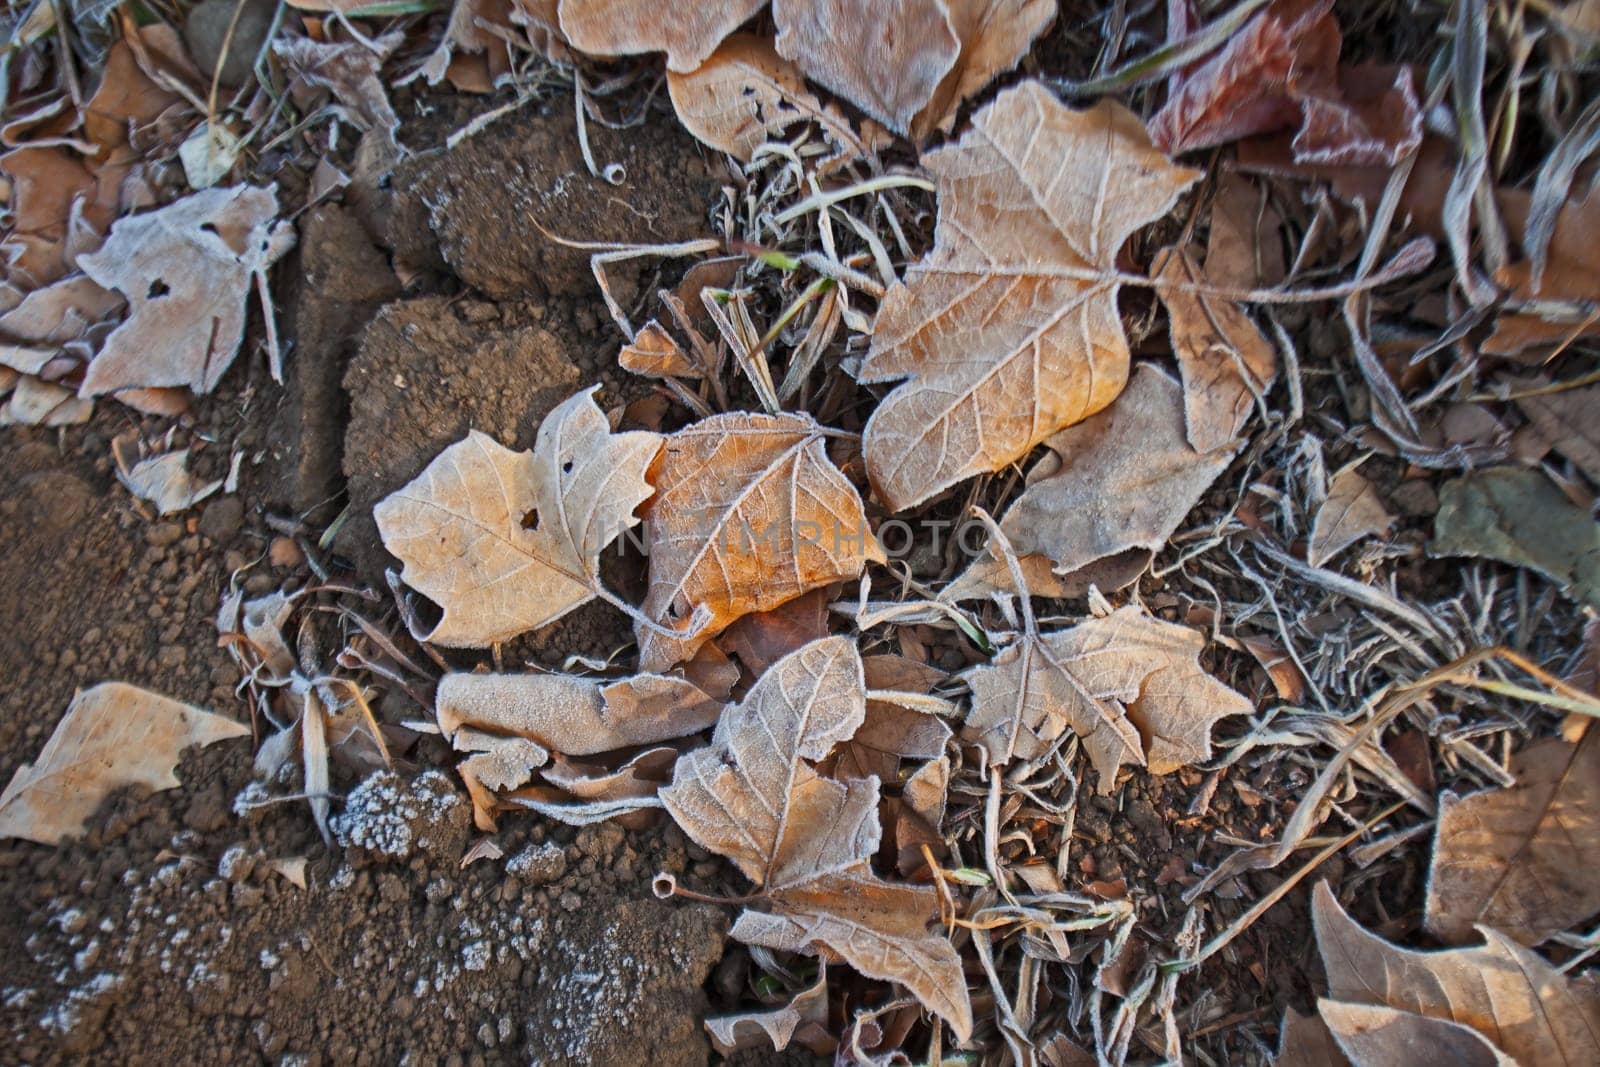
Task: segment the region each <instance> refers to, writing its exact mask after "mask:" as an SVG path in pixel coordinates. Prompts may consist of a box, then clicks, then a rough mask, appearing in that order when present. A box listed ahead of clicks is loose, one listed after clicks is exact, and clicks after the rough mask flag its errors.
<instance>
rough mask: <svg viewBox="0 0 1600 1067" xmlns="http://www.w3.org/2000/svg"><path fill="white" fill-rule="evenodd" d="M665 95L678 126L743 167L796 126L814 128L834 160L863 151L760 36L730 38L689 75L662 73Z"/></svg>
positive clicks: (835, 113) (832, 110)
mask: <svg viewBox="0 0 1600 1067" xmlns="http://www.w3.org/2000/svg"><path fill="white" fill-rule="evenodd" d="M667 90H668V92H669V93H670V94H671V96H672V106H673V109H674V110H676V111H677V113H678V121H679V122H682V123H683V125H684V127H685V128H686V129H688V131H689V132H690V133H692V134H694V135H695V136H696V137H698V138H699V139H700V140H701V141H702V142H704V143H705V144H708V145H710V146H711V147H712V148H716V149H720V150H721V151H723V152H726V153H728V154H729V155H730V156H733V157H734V158H736V159H740V160H744V161H747V162H748V161H749V159H750V157H751V156H752V155H753V154H754V153H755V150H756V149H758V148H760V147H761V146H762V145H764V144H766V143H767V142H768V141H773V140H777V139H778V138H779V137H781V136H782V135H783V134H784V132H785V131H787V130H788V129H789V128H790V127H792V126H794V125H795V124H797V123H802V122H814V123H816V124H817V127H818V128H819V129H820V130H821V131H822V134H823V136H825V137H826V138H827V139H828V140H829V141H831V142H832V143H833V144H834V145H835V146H836V147H837V150H838V152H839V154H840V155H843V156H860V155H865V154H866V151H867V149H866V147H865V145H863V144H862V142H861V139H860V138H859V137H857V136H856V133H855V131H854V130H853V129H851V128H850V122H849V120H848V119H846V118H845V117H844V115H842V114H840V112H839V109H838V108H836V107H833V106H831V105H824V104H823V103H822V102H821V101H819V100H818V99H817V98H816V95H815V94H814V93H812V92H811V91H810V90H809V89H807V88H806V85H805V79H803V78H802V77H801V76H800V71H799V70H798V69H796V68H795V66H794V64H792V63H790V62H789V61H788V60H786V59H784V58H783V57H782V56H780V55H778V53H777V52H776V51H774V50H773V47H772V42H771V41H769V40H767V39H766V38H764V37H757V36H755V35H753V34H747V33H738V34H734V35H733V36H732V37H729V38H728V39H727V40H726V41H724V42H723V43H722V47H720V48H718V49H717V50H716V52H714V53H712V55H711V56H710V57H709V58H707V59H706V61H705V62H704V63H702V64H700V66H698V67H696V68H695V69H694V70H692V71H690V72H688V73H683V74H680V73H678V72H676V71H668V72H667Z"/></svg>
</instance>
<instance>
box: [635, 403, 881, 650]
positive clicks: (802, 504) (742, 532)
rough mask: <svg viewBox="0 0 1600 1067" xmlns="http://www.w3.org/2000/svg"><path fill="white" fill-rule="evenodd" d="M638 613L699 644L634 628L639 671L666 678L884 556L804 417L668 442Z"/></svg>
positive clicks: (681, 434) (757, 419)
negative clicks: (692, 628) (757, 621)
mask: <svg viewBox="0 0 1600 1067" xmlns="http://www.w3.org/2000/svg"><path fill="white" fill-rule="evenodd" d="M650 481H651V483H652V484H654V485H655V487H656V496H655V498H654V499H653V500H651V501H650V504H649V507H648V509H647V512H646V516H645V518H646V523H647V529H648V532H649V543H650V588H649V592H648V593H647V594H646V595H645V600H644V614H645V615H646V616H647V617H648V618H651V619H654V620H656V621H657V622H660V623H663V624H666V625H668V626H674V627H678V628H679V629H680V630H683V629H684V628H685V626H686V624H688V623H691V622H692V621H693V620H694V618H695V616H696V615H697V614H701V613H702V612H706V613H709V617H710V622H709V624H708V625H706V626H704V627H703V628H702V629H701V630H700V631H699V632H698V633H686V635H685V636H683V637H667V636H664V635H662V634H660V633H658V632H657V631H655V630H652V629H650V628H648V627H647V626H645V625H643V624H642V623H640V622H638V621H637V620H636V621H635V624H634V634H635V636H636V637H637V638H638V641H639V665H640V668H641V669H643V670H647V671H651V670H664V669H666V668H668V667H670V666H672V665H673V664H675V663H678V662H680V661H682V660H684V659H687V658H689V657H690V656H692V655H693V654H694V653H695V651H696V650H697V649H698V648H699V647H700V646H701V645H702V644H704V643H705V642H706V641H708V640H710V639H711V638H712V637H714V636H715V635H716V634H717V633H719V632H721V631H722V630H723V629H725V628H726V627H727V626H728V625H729V624H730V623H732V622H733V621H734V620H735V619H737V618H739V617H740V616H741V615H746V614H749V613H751V612H756V611H770V610H771V609H773V608H775V607H777V606H778V605H780V604H782V603H784V602H785V601H788V600H792V599H794V598H795V597H797V596H799V595H801V594H802V593H805V592H807V591H808V590H811V589H815V588H817V587H819V586H825V585H828V584H830V583H832V582H835V581H839V580H841V579H849V578H855V577H856V576H858V575H859V574H860V573H861V568H862V567H863V566H864V565H865V563H866V562H867V561H868V560H874V559H882V558H883V550H882V549H881V548H879V546H878V543H877V540H876V539H875V538H874V537H873V535H872V531H871V530H870V529H869V528H868V526H867V521H866V517H865V515H864V514H863V513H862V510H861V498H860V497H859V496H857V495H856V491H855V488H854V487H853V486H852V485H851V484H850V483H849V482H848V481H846V480H845V478H844V475H842V474H840V473H839V470H838V468H836V467H835V466H834V465H833V463H832V462H831V461H830V460H829V459H828V454H827V451H826V449H825V448H824V447H823V436H822V428H821V427H820V426H818V425H817V424H816V423H815V422H814V421H812V419H811V418H810V416H807V415H752V414H746V413H742V412H735V413H730V414H726V415H714V416H712V417H711V418H708V419H703V420H701V421H700V422H697V423H695V424H693V425H691V426H688V427H685V428H684V429H682V430H679V431H678V432H677V433H675V434H673V435H672V436H671V437H669V438H667V441H666V444H665V446H664V447H663V448H662V450H661V455H660V457H659V458H658V459H657V461H656V464H655V466H653V467H652V468H651V476H650Z"/></svg>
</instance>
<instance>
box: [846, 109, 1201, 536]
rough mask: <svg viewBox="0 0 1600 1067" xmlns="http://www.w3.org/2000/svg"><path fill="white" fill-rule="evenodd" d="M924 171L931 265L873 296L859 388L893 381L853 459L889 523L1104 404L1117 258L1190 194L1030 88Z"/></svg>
mask: <svg viewBox="0 0 1600 1067" xmlns="http://www.w3.org/2000/svg"><path fill="white" fill-rule="evenodd" d="M923 162H924V165H925V166H926V168H927V169H928V171H929V172H930V173H932V174H933V176H934V177H935V179H936V180H937V182H938V188H939V222H938V228H937V231H936V233H935V244H934V249H933V251H932V253H930V254H929V255H928V256H927V257H926V258H924V259H923V260H921V261H919V262H918V263H916V264H914V265H913V266H912V267H911V269H910V271H909V272H908V273H907V277H906V282H905V283H904V284H901V285H896V286H894V287H893V288H892V289H890V290H889V292H888V293H887V294H886V295H885V296H884V300H883V305H882V308H881V310H880V311H879V313H878V319H877V323H876V325H875V327H874V330H873V338H872V348H871V350H870V351H869V352H868V354H867V358H866V360H865V361H864V362H863V364H862V367H861V375H860V377H861V380H862V381H864V382H885V381H891V380H894V379H900V378H908V379H909V380H908V381H906V382H905V383H904V384H902V385H900V386H899V387H898V388H897V389H895V390H894V392H892V393H890V394H889V396H888V397H887V398H886V399H885V400H884V401H883V403H882V404H880V405H879V406H878V408H877V410H876V411H875V412H874V413H873V415H872V418H871V419H870V420H869V421H868V423H867V426H866V431H865V440H864V442H863V453H864V456H865V460H866V465H867V472H868V474H869V475H870V477H871V479H872V484H873V487H874V488H875V489H876V490H877V492H878V493H879V495H880V496H882V497H883V499H884V501H885V502H886V503H887V504H888V506H889V507H890V509H891V510H895V511H899V510H903V509H904V508H907V507H910V506H911V505H913V504H916V503H919V502H921V501H923V500H926V499H928V498H929V497H930V496H932V495H934V494H935V493H937V492H939V491H940V490H942V489H945V488H948V487H949V486H951V485H954V484H955V483H956V482H958V481H961V480H962V479H963V478H967V477H970V476H971V475H974V474H980V473H983V472H985V471H993V470H999V469H1000V468H1001V467H1004V466H1005V465H1006V464H1008V463H1011V462H1013V461H1015V460H1017V459H1019V458H1021V457H1022V456H1024V455H1026V454H1027V452H1028V451H1029V449H1031V448H1033V446H1035V445H1037V444H1039V443H1040V442H1042V441H1044V440H1045V439H1046V438H1048V437H1049V436H1050V435H1051V434H1053V433H1056V432H1057V431H1059V430H1061V429H1063V428H1065V427H1067V426H1070V425H1072V424H1073V423H1075V422H1079V421H1081V420H1082V419H1084V418H1086V417H1088V416H1089V415H1092V414H1094V413H1095V412H1096V411H1099V410H1100V409H1101V408H1104V407H1105V406H1106V405H1107V404H1109V403H1110V402H1111V401H1112V400H1113V399H1115V397H1116V396H1117V394H1118V393H1119V392H1121V390H1122V387H1123V385H1124V383H1125V382H1126V381H1127V377H1128V359H1129V354H1128V341H1127V337H1126V335H1125V334H1124V333H1123V329H1122V322H1121V319H1120V318H1119V317H1118V314H1117V290H1118V287H1119V286H1118V282H1117V270H1116V258H1117V254H1118V252H1119V251H1120V250H1121V248H1122V245H1123V243H1124V242H1125V241H1126V240H1127V239H1128V237H1129V236H1130V235H1131V234H1132V233H1133V232H1134V231H1135V230H1137V229H1138V228H1139V227H1140V226H1142V225H1144V224H1146V223H1148V222H1152V221H1154V220H1156V219H1159V218H1160V217H1162V216H1163V215H1165V214H1166V213H1167V212H1168V211H1169V210H1171V208H1172V205H1173V204H1174V203H1175V202H1176V201H1177V198H1178V196H1179V195H1180V194H1181V193H1182V192H1183V191H1184V190H1185V189H1187V188H1188V187H1189V186H1190V185H1191V184H1193V182H1194V181H1195V180H1196V178H1198V177H1199V173H1198V172H1197V171H1192V170H1188V169H1186V168H1183V167H1178V166H1175V165H1173V164H1172V163H1170V162H1169V161H1168V160H1167V159H1166V157H1165V156H1163V155H1162V154H1161V153H1160V152H1159V151H1157V150H1156V149H1155V148H1154V147H1153V146H1152V145H1151V144H1150V139H1149V137H1148V136H1147V135H1146V134H1145V132H1144V126H1143V125H1142V124H1141V123H1140V122H1139V119H1138V117H1137V116H1135V115H1134V114H1133V113H1132V112H1131V111H1129V110H1127V108H1125V107H1123V106H1122V105H1120V104H1117V103H1115V102H1112V101H1110V100H1105V101H1101V102H1100V103H1098V104H1096V105H1095V106H1094V107H1092V108H1089V109H1088V110H1085V111H1074V110H1072V109H1071V108H1068V107H1066V106H1065V105H1063V104H1062V103H1061V102H1060V101H1058V100H1057V99H1056V98H1055V97H1054V96H1053V95H1052V94H1051V93H1050V92H1049V91H1048V90H1047V89H1045V88H1044V86H1042V85H1040V84H1039V83H1038V82H1027V83H1024V84H1023V85H1020V86H1017V87H1016V88H1014V89H1009V90H1007V91H1006V92H1004V93H1002V94H1000V96H998V97H996V98H995V101H994V102H993V103H992V104H990V105H989V106H988V107H986V108H984V109H983V110H982V111H981V112H979V113H978V116H977V118H976V119H975V120H974V122H973V128H972V129H971V130H970V131H968V133H967V134H966V136H964V137H963V138H962V139H961V140H960V141H959V142H958V143H956V144H955V145H952V146H948V147H944V148H940V149H937V150H935V151H933V152H930V153H928V154H927V156H925V157H924V161H923Z"/></svg>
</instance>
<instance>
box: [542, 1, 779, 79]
mask: <svg viewBox="0 0 1600 1067" xmlns="http://www.w3.org/2000/svg"><path fill="white" fill-rule="evenodd" d="M766 6H767V5H766V0H697V2H695V3H689V4H671V5H662V4H658V3H651V2H650V0H561V6H560V18H561V32H562V33H564V34H566V37H567V40H568V41H570V42H571V43H572V47H574V48H576V49H577V50H578V51H580V52H587V53H589V54H590V55H592V56H624V55H632V54H634V53H636V52H665V53H666V54H667V69H668V70H675V71H678V72H680V73H681V72H684V71H691V70H693V69H694V68H695V67H698V66H699V65H700V64H701V63H703V62H704V61H705V59H706V57H707V56H709V55H710V54H711V53H712V52H714V51H716V48H717V45H719V44H721V43H722V41H723V39H724V38H726V37H727V36H728V35H729V34H730V33H732V32H733V31H734V30H736V29H738V28H739V25H740V24H741V23H743V22H745V21H747V20H748V19H749V18H750V17H751V16H752V15H754V14H755V13H756V12H758V11H760V10H761V9H762V8H764V7H766Z"/></svg>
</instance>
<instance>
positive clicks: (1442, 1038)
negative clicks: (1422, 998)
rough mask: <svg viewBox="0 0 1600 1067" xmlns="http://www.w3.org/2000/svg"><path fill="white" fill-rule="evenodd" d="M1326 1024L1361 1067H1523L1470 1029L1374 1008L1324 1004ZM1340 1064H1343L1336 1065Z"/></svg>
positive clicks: (1324, 1020)
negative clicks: (1420, 1066)
mask: <svg viewBox="0 0 1600 1067" xmlns="http://www.w3.org/2000/svg"><path fill="white" fill-rule="evenodd" d="M1318 1008H1319V1010H1320V1011H1321V1013H1322V1015H1321V1018H1322V1021H1323V1025H1324V1026H1326V1027H1328V1030H1329V1033H1330V1034H1332V1035H1333V1036H1334V1037H1335V1039H1336V1040H1337V1042H1338V1044H1339V1045H1340V1046H1342V1048H1343V1051H1344V1052H1346V1053H1348V1054H1349V1056H1350V1059H1351V1061H1352V1062H1354V1063H1355V1064H1356V1065H1357V1067H1367V1065H1370V1067H1380V1065H1388V1064H1397V1063H1438V1064H1450V1065H1451V1067H1517V1061H1516V1060H1514V1059H1512V1058H1511V1057H1510V1056H1507V1055H1505V1054H1504V1053H1501V1052H1499V1051H1497V1050H1496V1049H1495V1047H1494V1046H1493V1045H1491V1044H1490V1043H1489V1041H1488V1039H1487V1038H1485V1037H1484V1036H1483V1035H1482V1034H1480V1033H1478V1032H1477V1031H1476V1030H1473V1029H1471V1028H1470V1027H1466V1026H1462V1025H1461V1024H1460V1023H1455V1022H1450V1021H1449V1020H1447V1019H1430V1018H1428V1017H1427V1016H1425V1015H1413V1014H1411V1013H1410V1012H1407V1011H1400V1010H1398V1009H1395V1008H1389V1007H1383V1006H1380V1005H1374V1004H1345V1003H1342V1002H1340V1001H1336V1000H1328V999H1326V998H1324V999H1322V1000H1320V1001H1318ZM1335 1062H1338V1061H1335Z"/></svg>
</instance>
